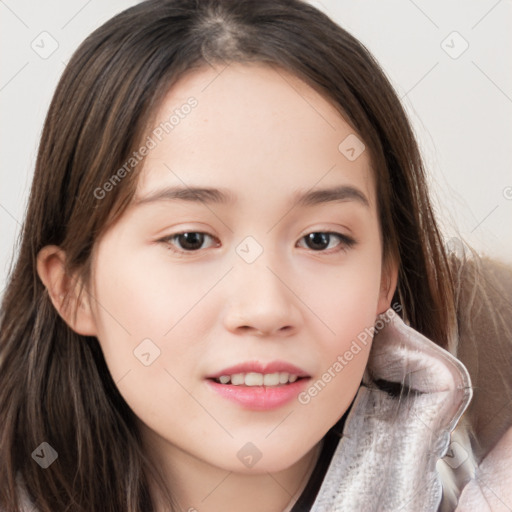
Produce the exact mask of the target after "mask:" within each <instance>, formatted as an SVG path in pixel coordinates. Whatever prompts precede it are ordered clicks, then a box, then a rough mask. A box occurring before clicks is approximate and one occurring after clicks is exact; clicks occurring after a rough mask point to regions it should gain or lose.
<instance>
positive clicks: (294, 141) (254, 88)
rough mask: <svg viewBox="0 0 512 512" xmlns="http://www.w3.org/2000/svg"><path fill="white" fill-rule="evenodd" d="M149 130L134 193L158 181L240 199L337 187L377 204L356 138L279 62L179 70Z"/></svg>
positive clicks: (328, 106) (368, 165) (364, 154)
mask: <svg viewBox="0 0 512 512" xmlns="http://www.w3.org/2000/svg"><path fill="white" fill-rule="evenodd" d="M190 105H193V106H192V107H191V106H190ZM148 136H149V137H150V138H152V139H153V141H154V144H151V146H152V149H151V150H150V151H149V152H148V154H147V156H146V157H145V159H144V164H143V169H142V172H141V176H140V178H139V182H138V189H137V194H136V196H137V197H141V196H143V195H145V194H146V193H148V192H151V191H154V190H155V189H157V188H160V187H161V186H169V185H171V186H172V185H181V186H187V185H201V186H210V187H219V188H223V189H229V190H232V191H233V194H234V196H235V197H236V198H240V200H242V201H243V200H249V199H250V198H251V197H255V195H258V194H261V196H260V197H265V196H267V197H268V196H269V192H272V195H274V196H275V195H276V194H278V193H279V192H283V193H287V194H288V192H289V191H290V189H293V190H307V189H313V188H325V187H328V186H337V185H340V184H341V185H352V186H356V187H358V188H359V189H361V190H362V191H363V192H364V194H365V195H366V197H368V200H369V202H370V204H372V205H373V204H374V203H375V197H374V196H375V191H374V186H373V177H372V175H373V173H372V170H371V162H370V157H369V155H368V152H367V151H365V150H364V143H363V142H362V141H361V140H360V137H359V136H358V135H357V134H356V133H355V132H354V130H353V129H352V128H351V126H350V125H349V124H348V123H347V122H346V121H345V120H344V119H343V117H342V116H341V114H340V113H339V112H338V110H336V108H335V107H334V106H333V105H332V104H331V103H330V102H329V101H328V100H327V99H325V98H324V97H323V96H322V95H320V94H319V93H318V92H316V91H315V90H314V89H312V88H311V87H309V86H308V85H307V84H305V83H304V82H303V81H301V80H300V79H299V78H297V77H296V76H294V75H292V74H290V73H289V72H287V71H285V70H283V69H281V68H276V67H273V66H272V67H271V66H267V65H263V64H237V63H231V64H229V65H227V66H224V67H222V66H219V67H215V68H213V67H209V66H205V67H204V68H200V69H196V70H193V71H191V72H189V73H187V74H186V75H185V76H183V77H182V78H181V79H180V80H179V81H178V82H177V83H176V84H175V85H173V87H172V88H171V89H170V91H169V92H168V93H167V95H166V97H165V99H164V101H163V103H162V105H161V106H160V108H159V110H158V112H157V114H156V116H155V119H154V121H153V126H152V127H151V128H150V130H149V131H148Z"/></svg>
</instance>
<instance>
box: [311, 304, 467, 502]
mask: <svg viewBox="0 0 512 512" xmlns="http://www.w3.org/2000/svg"><path fill="white" fill-rule="evenodd" d="M390 312H391V313H390ZM393 313H394V312H392V311H391V310H389V311H388V312H386V313H385V315H386V316H387V318H389V317H390V316H391V320H390V321H389V320H388V323H387V325H386V326H385V327H384V329H382V330H381V331H380V332H379V333H378V334H377V335H376V336H375V339H374V344H373V346H372V350H371V353H370V358H369V362H368V366H367V369H366V372H365V375H364V378H363V382H362V385H361V387H360V388H359V391H358V393H357V395H356V398H355V400H354V403H353V405H352V409H351V410H350V413H349V415H348V417H347V420H346V422H345V427H344V430H343V437H342V438H341V440H340V442H339V444H338V446H337V449H336V451H335V453H334V455H333V458H332V460H331V464H330V466H329V469H328V471H327V473H326V476H325V478H324V481H323V483H322V486H321V488H320V490H319V492H318V495H317V499H316V500H315V502H314V504H313V507H312V509H311V511H312V512H342V511H348V510H350V511H351V512H359V511H361V512H397V511H400V512H437V511H438V510H440V509H441V506H442V494H443V493H442V481H441V477H440V474H439V472H438V471H437V470H436V466H437V463H438V461H439V460H440V459H441V458H442V457H443V456H445V454H446V453H447V451H448V449H449V445H450V433H451V432H452V431H453V430H454V428H455V426H456V425H457V422H458V421H459V419H460V418H461V415H462V414H463V412H464V410H465V409H466V408H467V406H468V405H469V402H470V401H471V397H472V389H471V381H470V377H469V373H468V371H467V370H466V368H465V367H464V365H463V364H462V363H461V362H460V361H459V360H458V359H456V358H455V357H453V356H452V355H451V354H450V353H448V352H447V351H446V350H444V349H442V348H441V347H439V346H438V345H436V344H435V343H433V342H432V341H430V340H429V339H427V338H426V337H424V336H422V335H421V334H420V333H419V332H417V331H415V330H414V329H412V328H410V327H408V326H407V325H405V324H404V322H403V321H402V320H401V319H400V318H399V317H398V315H396V314H393ZM377 380H386V381H389V382H393V383H399V384H400V386H401V388H402V393H401V396H400V397H399V398H398V397H394V396H391V395H390V394H388V393H386V392H385V391H382V390H380V389H378V387H377V386H376V384H375V381H377ZM407 388H408V389H409V392H407ZM467 448H469V446H467V447H466V448H465V449H467ZM445 473H446V471H445ZM449 478H451V476H450V477H449ZM452 506H453V505H452ZM452 510H454V509H453V508H452Z"/></svg>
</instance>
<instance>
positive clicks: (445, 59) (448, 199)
mask: <svg viewBox="0 0 512 512" xmlns="http://www.w3.org/2000/svg"><path fill="white" fill-rule="evenodd" d="M255 1H257V0H255ZM136 3H138V2H136V1H129V0H109V1H100V0H88V1H87V0H67V1H63V0H61V1H56V0H47V1H41V2H34V1H30V2H29V1H28V0H17V1H15V0H0V43H1V46H0V52H1V62H2V65H1V68H0V162H1V165H0V183H1V187H0V230H1V231H0V234H1V238H0V295H1V293H2V291H3V288H4V286H5V282H6V277H7V272H8V268H9V263H10V260H11V256H12V255H13V254H14V252H15V241H16V237H17V235H18V233H19V230H20V226H21V222H22V220H23V216H24V212H25V208H26V201H27V197H28V191H29V187H30V181H31V178H32V173H33V168H34V164H35V157H36V151H37V145H38V139H39V136H40V133H41V129H42V125H43V121H44V117H45V115H46V111H47V108H48V106H49V102H50V100H51V96H52V94H53V91H54V89H55V86H56V84H57V80H58V78H59V76H60V74H61V73H62V71H63V69H64V66H65V64H66V62H67V60H68V59H69V57H70V56H71V54H72V52H73V51H74V50H75V49H76V47H77V46H78V45H79V44H80V42H81V41H82V40H83V39H84V38H85V37H86V36H87V35H88V34H89V33H90V32H91V31H93V30H94V29H95V28H96V27H98V26H99V25H101V24H102V23H103V22H105V21H106V20H107V19H108V18H110V17H111V16H113V15H114V14H116V13H117V12H119V11H121V10H123V9H125V8H127V7H129V6H131V5H134V4H136ZM311 3H313V4H315V5H317V6H318V7H320V8H321V9H323V10H324V11H325V12H327V13H328V14H329V15H330V16H331V17H333V18H334V19H335V20H336V21H337V22H338V23H339V24H340V25H341V26H343V27H344V28H346V29H347V30H348V31H349V32H351V33H352V34H354V35H355V36H356V37H357V38H359V39H360V40H361V41H362V42H363V43H364V44H365V45H366V46H367V47H368V48H369V49H370V51H371V52H372V53H373V54H374V55H375V56H376V57H377V60H379V62H380V63H381V64H382V66H383V68H384V70H385V72H386V73H387V74H388V76H389V77H390V79H391V81H392V83H393V84H394V86H395V88H396V90H397V92H398V94H399V95H400V97H402V98H403V102H404V104H405V106H406V108H407V111H408V113H409V115H410V117H411V120H412V122H413V124H414V127H415V130H416V133H417V136H418V139H419V141H420V145H421V147H422V150H423V154H424V157H425V161H426V164H427V168H428V170H429V174H430V177H431V185H432V193H433V198H434V201H435V204H436V207H437V210H438V215H439V218H440V219H441V221H442V226H443V230H444V233H445V236H446V238H447V239H451V238H453V237H462V238H464V239H465V240H466V241H467V242H469V243H470V244H471V245H473V246H474V247H475V248H477V249H478V251H479V252H481V253H485V254H488V255H490V256H493V257H496V258H499V259H501V260H503V261H506V262H509V263H512V222H511V221H512V165H511V163H512V151H511V145H512V144H511V142H512V67H511V66H510V58H511V55H512V35H511V34H512V26H511V25H512V1H511V0H508V1H506V0H500V1H497V0H479V1H476V0H474V1H464V0H460V1H443V0H435V1H426V0H421V1H420V0H415V1H413V0H391V1H382V0H380V1H379V0H367V1H364V0H359V1H356V0H321V1H312V2H311ZM454 32H456V34H454ZM56 45H58V47H57V48H56V49H55V51H53V53H51V55H48V54H49V53H50V52H51V51H52V50H53V49H54V48H53V47H54V46H56ZM466 46H468V47H467V49H466V50H465V51H464V52H463V53H461V52H462V50H464V49H465V47H466ZM459 54H460V55H459ZM454 241H455V240H452V241H451V242H454ZM452 245H453V246H454V247H456V246H457V244H455V245H454V244H453V243H452Z"/></svg>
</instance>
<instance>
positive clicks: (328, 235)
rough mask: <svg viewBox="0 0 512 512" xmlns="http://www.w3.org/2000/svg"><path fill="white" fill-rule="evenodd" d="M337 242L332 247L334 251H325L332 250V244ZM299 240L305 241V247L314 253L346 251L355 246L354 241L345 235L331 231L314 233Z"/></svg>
mask: <svg viewBox="0 0 512 512" xmlns="http://www.w3.org/2000/svg"><path fill="white" fill-rule="evenodd" d="M333 239H334V240H336V239H337V240H338V243H337V244H335V245H334V248H335V250H334V251H331V250H329V251H327V250H326V249H332V248H333V245H332V242H333ZM301 240H305V242H306V245H307V247H308V248H309V249H312V250H313V251H315V252H329V253H331V252H339V251H344V250H347V249H348V248H350V247H352V246H354V245H355V243H356V241H355V240H354V239H353V238H350V237H349V236H347V235H343V234H342V233H336V232H333V231H314V232H312V233H308V234H307V235H306V236H303V237H302V238H301Z"/></svg>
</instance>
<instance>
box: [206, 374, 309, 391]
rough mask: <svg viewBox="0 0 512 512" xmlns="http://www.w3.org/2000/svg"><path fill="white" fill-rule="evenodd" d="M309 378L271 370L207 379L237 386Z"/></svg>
mask: <svg viewBox="0 0 512 512" xmlns="http://www.w3.org/2000/svg"><path fill="white" fill-rule="evenodd" d="M304 379H309V377H304V376H299V375H297V374H294V373H289V372H273V373H258V372H247V373H234V374H231V375H220V376H219V377H213V378H210V379H209V380H212V381H213V382H216V383H217V384H222V385H231V386H239V387H269V388H275V387H281V386H289V385H290V384H293V383H294V382H297V381H300V380H304Z"/></svg>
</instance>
